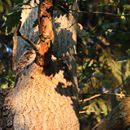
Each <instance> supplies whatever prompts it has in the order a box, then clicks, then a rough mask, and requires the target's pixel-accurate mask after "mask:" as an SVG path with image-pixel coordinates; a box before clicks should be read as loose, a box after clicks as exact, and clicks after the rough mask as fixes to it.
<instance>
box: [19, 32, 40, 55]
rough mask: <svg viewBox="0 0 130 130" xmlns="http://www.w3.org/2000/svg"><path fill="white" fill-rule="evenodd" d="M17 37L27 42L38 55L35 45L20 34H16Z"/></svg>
mask: <svg viewBox="0 0 130 130" xmlns="http://www.w3.org/2000/svg"><path fill="white" fill-rule="evenodd" d="M18 36H20V37H21V38H22V39H23V40H25V41H26V42H28V43H29V45H30V46H31V47H32V48H33V49H34V50H35V51H36V52H37V53H38V49H37V47H36V45H35V43H33V42H32V41H31V40H30V39H29V38H27V37H26V36H25V35H24V34H22V33H20V32H19V33H18Z"/></svg>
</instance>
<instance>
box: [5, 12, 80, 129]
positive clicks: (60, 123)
mask: <svg viewBox="0 0 130 130" xmlns="http://www.w3.org/2000/svg"><path fill="white" fill-rule="evenodd" d="M30 13H31V12H30ZM35 13H36V12H35ZM35 13H34V16H35V17H36V15H35ZM58 14H59V16H58V17H57V16H55V23H54V24H53V25H56V24H59V27H58V30H57V29H55V40H54V41H55V43H53V55H55V56H52V57H53V58H52V59H51V63H49V64H47V65H46V66H39V65H37V64H36V63H35V61H33V62H31V64H29V65H28V66H26V67H25V68H24V70H23V71H22V72H21V73H20V74H18V77H17V82H16V85H15V88H13V89H12V90H11V91H10V92H9V94H8V95H7V97H6V98H5V102H4V107H3V117H4V118H3V120H4V124H3V128H5V129H7V130H8V129H9V130H79V121H78V109H77V106H78V105H77V79H76V64H75V59H74V54H75V46H76V30H75V29H76V28H75V24H73V22H74V17H73V15H72V14H69V19H68V18H67V15H62V16H61V14H60V11H59V13H58ZM28 18H29V21H30V16H29V17H28ZM31 18H32V19H33V18H34V17H32V16H31ZM29 21H28V19H26V20H25V21H24V20H23V22H24V23H26V24H25V25H26V26H27V27H28V24H29ZM31 21H34V20H31ZM25 25H24V26H22V27H24V28H22V31H23V33H24V32H26V33H27V31H29V29H27V30H26V26H25ZM68 25H69V26H68ZM70 25H71V26H70ZM29 26H30V25H29ZM67 27H68V28H67ZM42 31H43V30H42ZM32 37H33V35H32ZM20 41H21V40H20ZM18 44H19V41H18ZM22 44H24V43H23V42H22ZM59 45H60V46H59ZM20 46H21V43H20ZM57 46H58V47H57ZM62 47H63V48H62ZM56 52H58V53H56ZM19 55H20V54H19Z"/></svg>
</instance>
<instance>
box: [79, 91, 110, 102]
mask: <svg viewBox="0 0 130 130" xmlns="http://www.w3.org/2000/svg"><path fill="white" fill-rule="evenodd" d="M109 92H110V91H109V90H106V91H104V92H103V93H99V94H95V95H93V96H91V97H89V98H86V99H83V100H81V101H83V102H88V101H90V100H92V99H95V98H97V97H100V96H102V95H103V94H107V93H109Z"/></svg>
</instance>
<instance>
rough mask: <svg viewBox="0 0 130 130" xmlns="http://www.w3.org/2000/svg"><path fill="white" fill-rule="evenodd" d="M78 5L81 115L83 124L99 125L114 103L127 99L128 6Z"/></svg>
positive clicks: (129, 69) (129, 68)
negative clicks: (91, 121)
mask: <svg viewBox="0 0 130 130" xmlns="http://www.w3.org/2000/svg"><path fill="white" fill-rule="evenodd" d="M79 5H80V20H79V22H80V24H79V27H78V79H79V86H80V88H81V91H80V95H81V102H80V103H81V113H82V112H83V113H84V114H85V115H86V116H85V117H86V120H87V119H88V120H90V119H91V118H93V121H94V120H96V122H99V121H100V120H101V119H102V118H103V117H104V116H106V115H107V114H108V112H109V111H110V110H111V109H112V108H113V107H115V103H118V101H120V100H121V99H122V98H123V97H125V96H128V95H129V92H128V91H127V89H128V82H129V77H130V59H129V58H130V57H129V56H130V52H129V48H130V45H129V41H130V39H129V26H130V17H129V16H130V10H129V9H130V8H129V2H126V1H124V2H123V1H116V0H115V1H114V0H111V1H109V0H108V1H105V0H99V1H98V2H97V1H96V0H93V1H83V0H80V1H79ZM126 84H127V85H126ZM98 95H99V96H98ZM89 99H90V100H89ZM99 104H102V105H99ZM102 110H104V112H102ZM83 113H82V114H81V117H82V116H83ZM90 115H91V116H90ZM92 115H94V116H92ZM96 122H93V124H91V125H94V124H95V123H96Z"/></svg>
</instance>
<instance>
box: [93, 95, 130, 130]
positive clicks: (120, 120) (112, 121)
mask: <svg viewBox="0 0 130 130" xmlns="http://www.w3.org/2000/svg"><path fill="white" fill-rule="evenodd" d="M129 127H130V97H128V98H126V99H124V100H123V101H122V102H121V103H120V104H119V105H118V106H117V107H116V108H115V109H113V111H112V112H111V113H110V114H109V115H108V117H107V118H106V119H105V120H103V121H102V122H101V123H100V124H99V125H97V126H96V127H95V128H93V129H92V130H127V129H128V128H129Z"/></svg>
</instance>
